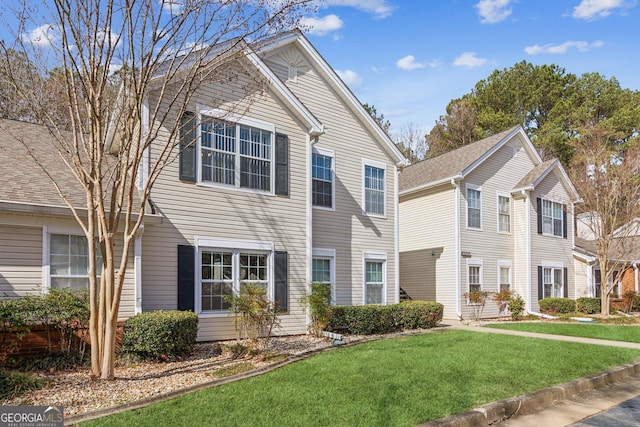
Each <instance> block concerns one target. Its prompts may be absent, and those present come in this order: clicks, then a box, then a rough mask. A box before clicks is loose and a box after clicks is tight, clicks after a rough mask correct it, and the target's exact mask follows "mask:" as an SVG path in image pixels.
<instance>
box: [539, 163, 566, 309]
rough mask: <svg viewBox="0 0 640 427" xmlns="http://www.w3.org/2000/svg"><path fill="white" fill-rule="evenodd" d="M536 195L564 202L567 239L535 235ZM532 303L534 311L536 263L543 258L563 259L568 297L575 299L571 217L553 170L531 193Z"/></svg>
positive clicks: (562, 188)
mask: <svg viewBox="0 0 640 427" xmlns="http://www.w3.org/2000/svg"><path fill="white" fill-rule="evenodd" d="M538 197H541V198H545V197H546V198H548V199H549V200H551V201H554V202H557V203H562V204H565V205H566V207H567V238H562V237H557V236H546V235H541V234H538V232H537V230H538V218H537V202H536V199H537V198H538ZM530 208H531V270H532V271H531V275H532V277H531V291H532V296H531V303H532V309H533V310H534V311H538V310H539V306H538V266H539V265H541V264H542V262H543V261H548V262H562V264H563V267H566V268H567V269H568V271H567V278H568V282H569V283H567V284H566V286H568V297H569V298H575V269H574V261H573V248H572V239H571V233H573V229H574V227H573V216H572V212H571V201H570V198H569V194H568V193H567V191H566V189H565V188H564V186H563V185H562V183H561V181H560V178H559V176H557V175H556V172H555V171H552V172H550V173H549V174H548V175H547V176H546V177H545V178H544V179H543V180H542V182H541V183H540V184H539V185H538V186H537V187H536V189H535V191H533V192H532V193H531V199H530Z"/></svg>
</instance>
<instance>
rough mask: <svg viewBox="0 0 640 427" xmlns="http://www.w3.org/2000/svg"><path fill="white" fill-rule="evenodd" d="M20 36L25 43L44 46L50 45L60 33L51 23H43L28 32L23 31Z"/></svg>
mask: <svg viewBox="0 0 640 427" xmlns="http://www.w3.org/2000/svg"><path fill="white" fill-rule="evenodd" d="M21 38H22V41H23V42H25V43H31V44H33V45H35V46H43V47H44V46H51V44H53V42H55V41H56V40H58V39H59V38H60V35H59V32H58V30H57V29H56V27H54V26H53V25H51V24H44V25H41V26H39V27H38V28H36V29H33V30H31V31H29V32H28V33H23V34H22V36H21Z"/></svg>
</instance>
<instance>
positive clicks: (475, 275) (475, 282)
mask: <svg viewBox="0 0 640 427" xmlns="http://www.w3.org/2000/svg"><path fill="white" fill-rule="evenodd" d="M480 270H481V267H480V266H479V265H470V266H469V292H477V291H480V290H481V289H482V282H481V281H480V276H481V275H480Z"/></svg>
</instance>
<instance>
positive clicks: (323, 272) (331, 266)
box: [311, 249, 336, 304]
mask: <svg viewBox="0 0 640 427" xmlns="http://www.w3.org/2000/svg"><path fill="white" fill-rule="evenodd" d="M335 258H336V251H335V250H334V249H313V258H312V261H311V263H312V267H311V281H312V282H313V283H323V284H325V285H328V286H329V287H330V288H331V299H330V301H329V302H330V303H331V304H335V302H336V295H335V290H336V289H335V283H336V279H335V277H336V266H335Z"/></svg>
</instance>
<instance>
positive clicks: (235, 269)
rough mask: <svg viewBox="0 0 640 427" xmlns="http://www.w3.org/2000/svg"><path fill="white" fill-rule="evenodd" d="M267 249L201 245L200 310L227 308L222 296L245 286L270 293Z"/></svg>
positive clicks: (239, 290)
mask: <svg viewBox="0 0 640 427" xmlns="http://www.w3.org/2000/svg"><path fill="white" fill-rule="evenodd" d="M269 256H270V254H269V253H268V252H253V251H245V250H228V249H220V250H218V249H202V250H201V255H200V291H201V292H200V296H201V306H200V308H201V310H202V311H216V310H226V309H228V308H229V304H228V303H227V302H226V301H225V297H227V296H230V295H237V294H238V293H240V292H242V289H243V288H244V287H245V286H247V285H251V286H257V287H261V288H263V289H264V290H265V291H266V292H267V296H269V295H270V287H269V284H270V275H269V270H270V269H269Z"/></svg>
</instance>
